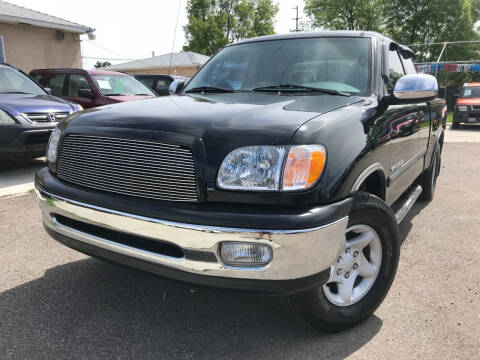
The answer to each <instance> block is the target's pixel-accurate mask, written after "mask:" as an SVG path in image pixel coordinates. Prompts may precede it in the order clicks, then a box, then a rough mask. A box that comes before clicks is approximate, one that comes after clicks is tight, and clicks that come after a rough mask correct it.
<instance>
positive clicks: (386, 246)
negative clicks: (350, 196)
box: [286, 192, 400, 333]
mask: <svg viewBox="0 0 480 360" xmlns="http://www.w3.org/2000/svg"><path fill="white" fill-rule="evenodd" d="M358 227H365V228H368V229H371V230H373V231H374V233H375V234H376V235H377V236H378V239H376V240H375V242H378V241H379V243H380V244H381V246H380V252H379V253H380V254H381V260H380V261H379V263H378V264H379V265H378V264H377V266H376V268H377V270H376V271H377V274H376V275H375V278H373V277H371V278H370V277H365V278H364V277H362V276H360V275H359V273H357V274H354V275H350V277H351V278H350V277H349V278H348V279H350V280H349V281H350V283H352V284H354V285H353V288H354V289H359V285H363V284H364V281H366V280H368V281H370V287H365V289H366V290H364V294H363V295H362V296H361V297H359V298H358V299H354V294H356V293H355V291H356V290H354V291H353V293H352V294H353V295H352V297H351V298H350V302H351V303H348V301H347V302H344V303H336V301H335V300H334V298H335V297H337V298H338V299H340V301H343V300H341V296H340V295H339V294H340V292H339V289H340V286H342V285H343V283H342V281H343V280H342V279H339V280H340V282H339V284H340V285H339V287H338V288H337V293H338V294H337V295H335V294H334V290H335V289H334V288H335V287H336V285H337V283H336V282H329V283H328V284H325V285H323V286H320V287H318V288H316V289H312V290H309V291H307V292H303V293H299V294H295V295H291V296H289V297H287V298H286V303H287V305H288V308H289V310H290V311H291V312H293V314H294V315H295V316H296V317H298V318H301V319H303V320H305V321H306V322H307V323H308V324H309V325H311V326H312V327H313V328H315V329H317V330H320V331H322V332H330V333H332V332H338V331H342V330H345V329H348V328H350V327H352V326H355V325H357V324H359V323H360V322H362V321H364V320H365V319H367V318H368V317H369V316H370V315H372V314H373V312H374V311H375V310H376V309H377V308H378V306H379V305H380V304H381V303H382V301H383V299H384V298H385V296H386V295H387V292H388V290H389V289H390V286H391V285H392V282H393V279H394V277H395V273H396V270H397V265H398V259H399V255H400V235H399V230H398V224H397V221H396V219H395V216H394V214H393V212H392V211H391V209H390V208H389V207H388V206H387V205H386V204H385V203H384V202H383V201H382V200H381V199H379V198H378V197H376V196H374V195H370V194H367V193H363V192H357V193H355V194H354V205H353V208H352V211H351V212H350V214H349V221H348V226H347V234H346V237H349V238H351V237H350V236H351V233H352V232H349V229H354V230H353V232H355V231H358V230H357V229H358ZM362 229H363V228H362ZM362 234H363V233H362ZM372 234H373V233H372ZM353 239H354V240H355V239H357V238H356V237H353ZM349 241H351V240H349ZM372 243H373V241H372ZM348 244H349V242H347V240H346V249H345V250H344V251H342V252H341V254H340V256H339V258H338V259H337V261H336V263H335V264H334V265H332V268H331V278H330V279H329V281H330V280H331V279H332V276H333V277H335V274H337V272H338V270H340V269H339V268H338V266H344V267H345V269H344V273H342V275H341V276H343V277H346V276H347V272H346V271H347V270H348V265H347V263H348V261H349V260H348V259H347V256H350V255H349V254H352V249H356V248H355V247H353V246H351V245H350V246H351V249H350V248H349V247H348ZM350 244H352V242H350ZM349 249H350V252H349V253H347V250H349ZM358 249H361V248H360V247H358ZM372 249H373V248H372ZM372 249H371V243H370V244H369V245H367V246H366V247H365V248H364V249H363V250H359V251H360V252H361V254H360V255H358V251H355V252H353V255H352V256H355V253H357V256H359V257H358V258H357V260H355V259H354V258H353V261H358V262H359V263H360V264H361V265H360V266H359V265H358V264H356V263H354V264H353V267H351V268H350V269H355V267H354V266H355V265H357V268H358V271H359V272H360V271H361V269H362V268H363V265H364V263H363V261H364V260H365V259H366V258H367V254H366V250H368V251H369V252H370V254H369V256H368V257H370V259H369V262H371V261H372V259H373V256H372V254H374V253H375V252H377V253H378V250H379V249H378V244H377V250H376V251H373V250H372ZM342 256H344V257H345V259H343V258H342V260H340V258H341V257H342ZM352 256H350V258H351V259H352ZM360 258H361V259H360ZM358 259H360V260H358ZM337 264H340V265H338V266H337ZM351 271H352V274H353V272H354V270H351ZM341 276H340V277H341ZM354 277H355V278H354ZM337 280H338V276H337ZM357 281H359V282H358V284H357ZM345 283H347V280H345ZM355 284H357V285H355ZM355 286H356V287H355ZM361 293H362V290H361V289H360V291H359V294H361ZM353 300H355V301H353Z"/></svg>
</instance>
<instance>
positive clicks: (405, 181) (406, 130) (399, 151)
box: [385, 49, 430, 202]
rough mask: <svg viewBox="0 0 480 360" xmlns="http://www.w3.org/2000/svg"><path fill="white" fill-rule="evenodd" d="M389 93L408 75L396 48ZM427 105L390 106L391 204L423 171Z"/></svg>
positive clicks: (391, 51)
mask: <svg viewBox="0 0 480 360" xmlns="http://www.w3.org/2000/svg"><path fill="white" fill-rule="evenodd" d="M388 63H389V83H388V86H387V88H388V90H389V92H391V91H393V87H394V86H395V83H396V81H397V80H398V79H399V78H400V77H401V76H403V75H405V74H406V71H405V68H404V66H403V64H402V61H401V56H400V54H399V53H398V51H397V50H396V49H391V50H390V51H389V62H388ZM426 106H427V105H426V104H404V105H391V106H389V107H388V110H387V112H386V114H385V115H386V116H388V119H389V120H388V121H389V125H390V169H389V170H390V171H389V177H388V187H389V188H388V191H387V193H388V198H389V202H391V201H395V200H396V199H398V197H399V196H400V195H401V194H402V193H403V192H404V191H405V190H407V189H408V187H409V186H410V185H411V184H412V183H413V182H414V180H415V179H416V177H417V176H418V175H419V174H420V173H421V172H422V170H423V156H424V155H425V152H424V147H425V150H426V144H423V140H421V134H423V130H422V128H423V127H424V126H425V124H426V131H427V138H426V141H427V142H428V131H429V124H430V123H429V110H428V107H426Z"/></svg>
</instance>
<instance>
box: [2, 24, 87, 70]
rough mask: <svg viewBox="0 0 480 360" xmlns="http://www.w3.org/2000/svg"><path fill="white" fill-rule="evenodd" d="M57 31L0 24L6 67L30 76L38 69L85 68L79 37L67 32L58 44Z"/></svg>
mask: <svg viewBox="0 0 480 360" xmlns="http://www.w3.org/2000/svg"><path fill="white" fill-rule="evenodd" d="M56 33H57V31H56V30H50V29H42V28H36V27H32V26H27V25H14V24H6V23H0V35H1V36H3V42H4V47H5V58H6V61H7V63H9V64H11V65H13V66H16V67H18V68H19V69H21V70H23V71H25V72H26V73H28V72H29V71H30V70H33V69H38V68H55V67H74V68H81V67H82V58H81V49H80V37H79V35H78V34H73V33H67V32H65V37H64V39H63V40H59V39H58V38H57V35H56Z"/></svg>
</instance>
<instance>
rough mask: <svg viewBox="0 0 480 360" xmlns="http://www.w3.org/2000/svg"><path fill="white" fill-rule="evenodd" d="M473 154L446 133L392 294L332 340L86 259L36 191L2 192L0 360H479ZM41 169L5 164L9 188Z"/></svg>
mask: <svg viewBox="0 0 480 360" xmlns="http://www.w3.org/2000/svg"><path fill="white" fill-rule="evenodd" d="M456 139H469V140H456ZM457 141H469V142H457ZM478 153H480V129H477V128H474V127H472V128H468V129H464V130H460V131H447V142H446V144H445V148H444V153H443V159H442V161H443V162H442V169H441V176H440V178H439V180H438V186H437V190H436V195H435V199H434V201H433V202H431V203H430V204H424V203H417V204H416V205H415V206H414V208H413V209H412V211H411V213H410V214H409V215H407V217H406V218H405V220H404V222H403V223H402V224H401V233H402V238H403V244H402V254H401V259H400V264H399V269H398V272H397V277H396V280H395V282H394V284H393V287H392V289H391V291H390V292H389V294H388V296H387V299H386V301H385V302H384V303H383V304H382V305H381V307H380V308H379V309H378V310H377V312H376V314H375V316H373V317H372V318H370V319H369V320H368V321H366V322H365V323H363V324H362V325H360V326H358V327H356V328H354V329H352V330H350V331H346V332H343V333H340V334H335V335H325V334H319V333H317V332H316V331H314V330H311V329H310V328H308V327H307V326H305V325H304V324H302V323H300V322H298V321H297V320H295V319H293V318H291V317H290V315H289V314H288V313H286V312H285V311H284V309H283V307H282V304H281V302H280V301H279V299H277V298H275V297H262V296H253V295H249V294H242V293H233V292H224V291H217V290H210V289H199V288H195V289H192V288H191V287H190V286H188V285H184V284H180V283H176V282H173V281H169V280H165V279H161V278H158V277H155V276H152V275H149V274H145V273H142V272H139V271H135V270H131V269H127V268H124V267H121V266H118V265H114V264H110V263H105V262H102V261H99V260H96V259H92V258H88V257H86V256H84V255H82V254H79V253H77V252H75V251H73V250H70V249H68V248H66V247H64V246H61V245H59V244H57V243H56V242H54V241H53V240H52V239H50V238H49V237H48V236H47V235H46V234H45V232H44V231H43V229H42V226H41V221H40V212H39V210H38V208H37V206H36V203H35V198H34V194H31V193H30V194H28V193H27V194H25V195H21V196H8V197H3V198H0V215H1V219H2V222H1V223H0V234H1V235H0V259H1V261H0V358H1V359H33V358H35V359H57V358H71V359H86V358H88V359H93V358H98V359H135V358H137V359H138V358H142V359H153V358H155V359H159V358H169V359H172V358H182V359H185V358H199V359H200V358H202V359H203V358H207V359H214V358H227V359H230V358H232V359H244V358H271V359H281V358H298V359H319V358H333V359H342V358H345V357H351V358H355V359H357V358H358V359H375V358H378V359H384V358H405V359H410V358H424V359H425V358H428V359H437V358H457V359H472V358H477V357H478V354H479V350H480V342H479V339H478V334H480V310H479V309H480V298H479V295H480V263H479V261H478V259H479V258H480V248H479V246H478V233H479V232H480V223H479V221H478V208H479V204H480V193H479V191H478V176H479V174H480V159H479V157H478ZM39 164H40V163H39V162H38V161H35V162H32V163H29V164H27V166H26V167H17V168H16V169H13V170H11V169H6V168H3V169H2V170H1V173H0V176H1V180H0V184H1V186H2V189H6V188H10V190H11V189H12V186H17V185H22V184H23V185H22V186H23V187H22V188H21V190H22V191H20V192H25V191H26V190H27V188H28V186H25V184H28V182H26V181H25V176H26V175H25V174H27V173H28V174H33V172H34V169H35V168H36V167H38V166H39ZM14 174H15V176H13V175H14ZM27 177H28V176H27ZM14 179H17V180H14ZM17 189H20V188H17Z"/></svg>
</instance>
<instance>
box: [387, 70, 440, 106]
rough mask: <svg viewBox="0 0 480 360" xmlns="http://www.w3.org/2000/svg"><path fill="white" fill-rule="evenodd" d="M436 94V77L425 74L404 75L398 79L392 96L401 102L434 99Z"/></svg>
mask: <svg viewBox="0 0 480 360" xmlns="http://www.w3.org/2000/svg"><path fill="white" fill-rule="evenodd" d="M437 94H438V83H437V79H436V78H435V77H434V76H432V75H427V74H410V75H404V76H402V77H401V78H400V79H398V81H397V83H396V84H395V88H394V89H393V96H394V97H395V99H396V100H399V101H401V102H410V101H412V102H419V101H422V100H424V101H428V100H432V99H434V98H435V97H436V96H437Z"/></svg>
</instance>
